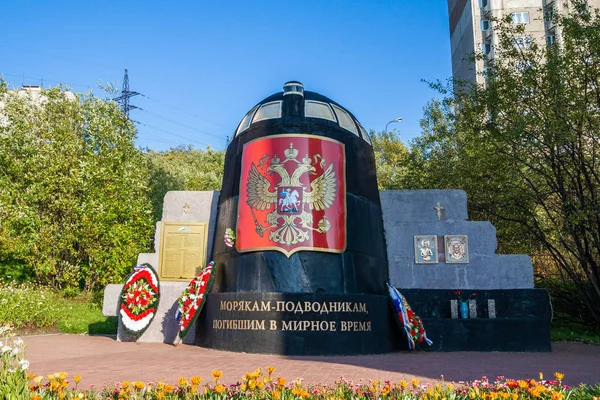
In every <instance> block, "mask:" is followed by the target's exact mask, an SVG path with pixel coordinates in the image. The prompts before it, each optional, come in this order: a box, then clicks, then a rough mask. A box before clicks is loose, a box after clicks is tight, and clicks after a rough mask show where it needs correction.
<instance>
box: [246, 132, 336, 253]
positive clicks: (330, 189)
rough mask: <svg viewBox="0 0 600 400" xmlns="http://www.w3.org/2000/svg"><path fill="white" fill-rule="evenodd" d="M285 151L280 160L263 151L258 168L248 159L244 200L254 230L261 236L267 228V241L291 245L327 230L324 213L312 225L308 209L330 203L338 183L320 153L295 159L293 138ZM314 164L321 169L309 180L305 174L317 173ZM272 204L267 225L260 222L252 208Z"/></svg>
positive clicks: (267, 208)
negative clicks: (274, 178)
mask: <svg viewBox="0 0 600 400" xmlns="http://www.w3.org/2000/svg"><path fill="white" fill-rule="evenodd" d="M284 155H285V159H284V160H281V159H280V158H278V157H277V154H274V155H273V157H272V158H271V157H270V156H269V155H267V154H265V155H264V156H263V157H262V158H261V159H260V162H259V165H258V168H257V166H256V165H255V164H254V162H252V163H251V166H250V171H249V172H248V180H247V184H246V197H247V200H246V204H247V205H248V206H249V207H250V209H251V211H252V218H253V219H254V225H255V229H256V232H257V233H258V234H259V235H260V236H261V237H263V235H264V233H265V232H266V231H270V232H269V240H270V241H273V242H276V243H280V244H284V245H287V246H290V245H295V244H297V243H302V242H304V241H307V240H309V238H310V232H311V231H316V232H319V233H324V232H327V231H328V230H329V228H330V227H331V223H330V222H329V220H328V219H327V217H326V216H325V215H323V218H321V220H320V221H319V222H318V223H317V226H316V227H314V226H313V213H312V212H310V211H313V210H316V211H322V210H325V209H327V208H329V207H331V205H332V204H333V203H334V202H335V197H336V193H337V191H338V183H337V178H336V171H335V166H334V163H333V162H331V163H329V165H327V163H326V160H325V159H324V158H323V157H322V156H321V155H320V154H315V155H314V156H313V157H312V158H311V157H309V155H308V154H306V156H305V157H304V158H303V159H302V160H298V159H297V156H298V150H297V149H295V148H294V143H293V142H292V143H290V146H289V148H288V149H286V150H285V151H284ZM316 164H318V165H319V166H320V167H321V170H322V171H323V172H322V173H321V175H319V176H317V177H316V178H315V179H313V180H312V181H310V180H309V179H306V178H307V176H306V174H308V175H316V168H315V167H314V165H316ZM259 168H261V169H263V170H264V171H265V175H272V174H276V175H278V177H279V183H277V184H272V183H271V181H270V180H269V179H267V177H266V176H265V175H263V174H261V172H260V171H259ZM290 171H291V175H290ZM308 186H310V187H308ZM271 207H273V211H272V212H270V213H269V214H267V215H266V217H265V222H266V225H262V224H261V223H259V221H258V220H257V218H256V215H255V213H254V210H257V211H265V210H270V209H271Z"/></svg>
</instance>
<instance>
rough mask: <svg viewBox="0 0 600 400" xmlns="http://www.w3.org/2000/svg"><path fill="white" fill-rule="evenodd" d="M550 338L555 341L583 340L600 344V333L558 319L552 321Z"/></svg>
mask: <svg viewBox="0 0 600 400" xmlns="http://www.w3.org/2000/svg"><path fill="white" fill-rule="evenodd" d="M550 338H551V339H552V341H553V342H583V343H590V344H599V345H600V333H598V332H595V331H593V330H591V329H590V328H588V327H585V326H582V325H578V324H573V323H567V322H564V321H561V320H556V319H555V320H554V321H552V325H551V329H550Z"/></svg>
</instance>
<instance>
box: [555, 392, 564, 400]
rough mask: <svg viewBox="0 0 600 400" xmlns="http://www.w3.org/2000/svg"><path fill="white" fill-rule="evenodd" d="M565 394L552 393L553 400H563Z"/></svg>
mask: <svg viewBox="0 0 600 400" xmlns="http://www.w3.org/2000/svg"><path fill="white" fill-rule="evenodd" d="M563 397H564V396H563V394H562V393H559V392H552V400H562V399H563Z"/></svg>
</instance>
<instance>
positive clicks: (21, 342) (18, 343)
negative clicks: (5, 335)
mask: <svg viewBox="0 0 600 400" xmlns="http://www.w3.org/2000/svg"><path fill="white" fill-rule="evenodd" d="M15 344H16V345H17V346H21V345H22V344H23V339H21V338H16V339H15Z"/></svg>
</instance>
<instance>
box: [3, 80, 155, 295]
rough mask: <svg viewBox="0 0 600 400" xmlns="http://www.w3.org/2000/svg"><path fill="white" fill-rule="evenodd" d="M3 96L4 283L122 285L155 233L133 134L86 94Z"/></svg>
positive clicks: (111, 107)
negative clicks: (8, 279) (8, 278)
mask: <svg viewBox="0 0 600 400" xmlns="http://www.w3.org/2000/svg"><path fill="white" fill-rule="evenodd" d="M1 87H2V89H1V90H0V221H1V222H0V260H5V261H3V262H2V264H3V268H4V271H5V272H4V273H5V274H10V275H15V274H16V275H19V274H21V275H24V276H32V275H33V276H35V277H36V278H37V280H39V281H40V282H42V283H46V284H50V285H52V286H54V287H56V288H61V289H69V290H77V288H78V287H79V288H85V289H88V290H93V289H97V288H99V287H100V286H103V285H105V284H107V283H110V282H120V281H121V279H122V278H123V277H124V275H125V274H126V273H127V272H128V271H129V270H130V269H131V267H132V266H133V265H135V262H136V258H137V254H138V253H140V252H142V251H144V249H146V248H147V247H148V244H149V240H148V238H149V234H150V229H151V209H150V203H149V201H148V198H147V190H148V172H147V165H146V164H145V159H144V157H143V155H142V153H141V152H140V151H139V150H138V149H136V148H135V146H134V143H133V141H134V138H135V128H134V126H133V124H132V123H131V121H129V120H128V119H127V118H126V117H124V116H123V114H122V113H121V112H120V110H119V107H118V106H117V104H116V103H114V102H112V101H104V100H101V99H99V98H97V97H95V96H93V95H90V94H73V93H71V92H69V91H66V90H64V89H63V88H62V87H56V88H52V89H49V90H44V91H42V92H41V93H35V92H29V91H9V90H8V89H7V87H6V85H2V86H1ZM13 277H14V276H13Z"/></svg>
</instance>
